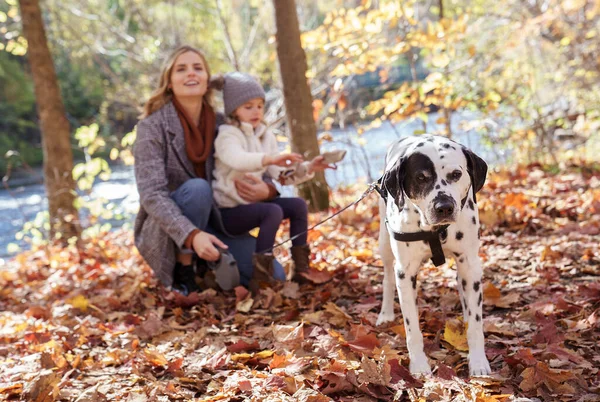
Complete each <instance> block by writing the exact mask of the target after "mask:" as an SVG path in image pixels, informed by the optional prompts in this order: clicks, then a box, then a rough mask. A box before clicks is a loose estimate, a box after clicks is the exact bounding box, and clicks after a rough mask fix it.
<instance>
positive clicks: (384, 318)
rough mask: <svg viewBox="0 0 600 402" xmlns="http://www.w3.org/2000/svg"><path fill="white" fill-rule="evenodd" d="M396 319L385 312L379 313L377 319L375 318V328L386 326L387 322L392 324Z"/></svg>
mask: <svg viewBox="0 0 600 402" xmlns="http://www.w3.org/2000/svg"><path fill="white" fill-rule="evenodd" d="M395 318H396V317H394V313H393V312H392V313H386V312H383V311H382V312H381V313H379V317H377V322H376V323H375V325H376V326H380V325H383V324H386V323H388V322H392V321H394V319H395Z"/></svg>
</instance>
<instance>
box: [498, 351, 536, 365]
mask: <svg viewBox="0 0 600 402" xmlns="http://www.w3.org/2000/svg"><path fill="white" fill-rule="evenodd" d="M505 359H506V363H508V364H509V365H511V366H516V365H517V364H522V365H523V366H535V365H537V364H538V360H537V359H536V358H535V357H534V356H533V353H531V349H529V348H519V349H518V350H517V352H516V353H515V354H514V355H512V356H507V357H506V358H505Z"/></svg>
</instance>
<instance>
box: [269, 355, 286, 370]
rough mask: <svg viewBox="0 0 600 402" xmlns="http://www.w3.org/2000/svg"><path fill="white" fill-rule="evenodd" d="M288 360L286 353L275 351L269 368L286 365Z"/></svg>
mask: <svg viewBox="0 0 600 402" xmlns="http://www.w3.org/2000/svg"><path fill="white" fill-rule="evenodd" d="M286 361H287V357H286V356H285V355H278V354H277V353H275V354H274V355H273V360H271V363H270V364H269V368H271V369H274V368H279V367H284V366H285V363H286Z"/></svg>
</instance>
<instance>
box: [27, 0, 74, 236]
mask: <svg viewBox="0 0 600 402" xmlns="http://www.w3.org/2000/svg"><path fill="white" fill-rule="evenodd" d="M19 6H20V8H21V18H22V21H23V35H24V36H25V38H26V39H27V44H28V49H27V53H28V59H29V65H30V67H31V75H32V76H33V82H34V89H35V97H36V102H37V107H38V113H39V117H40V129H41V132H42V149H43V154H44V182H45V185H46V194H47V196H48V210H49V214H50V239H52V240H54V239H58V240H60V241H61V242H66V240H67V239H68V238H70V237H72V236H77V235H79V232H80V227H79V218H78V214H77V209H76V208H75V207H74V206H73V201H74V200H75V196H76V194H75V182H74V180H73V175H72V170H73V152H72V150H71V142H70V127H69V122H68V120H67V117H66V113H65V107H64V105H63V102H62V98H61V94H60V89H59V86H58V79H57V77H56V71H55V70H54V64H53V61H52V56H51V55H50V50H49V49H48V42H47V40H46V32H45V30H44V23H43V22H42V12H41V9H40V4H39V0H19Z"/></svg>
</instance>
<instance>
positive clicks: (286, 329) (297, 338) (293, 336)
mask: <svg viewBox="0 0 600 402" xmlns="http://www.w3.org/2000/svg"><path fill="white" fill-rule="evenodd" d="M273 337H274V338H275V340H276V341H277V342H279V343H283V344H286V345H295V346H299V345H300V344H301V343H302V341H303V340H304V325H303V324H300V325H298V326H291V325H274V326H273Z"/></svg>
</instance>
